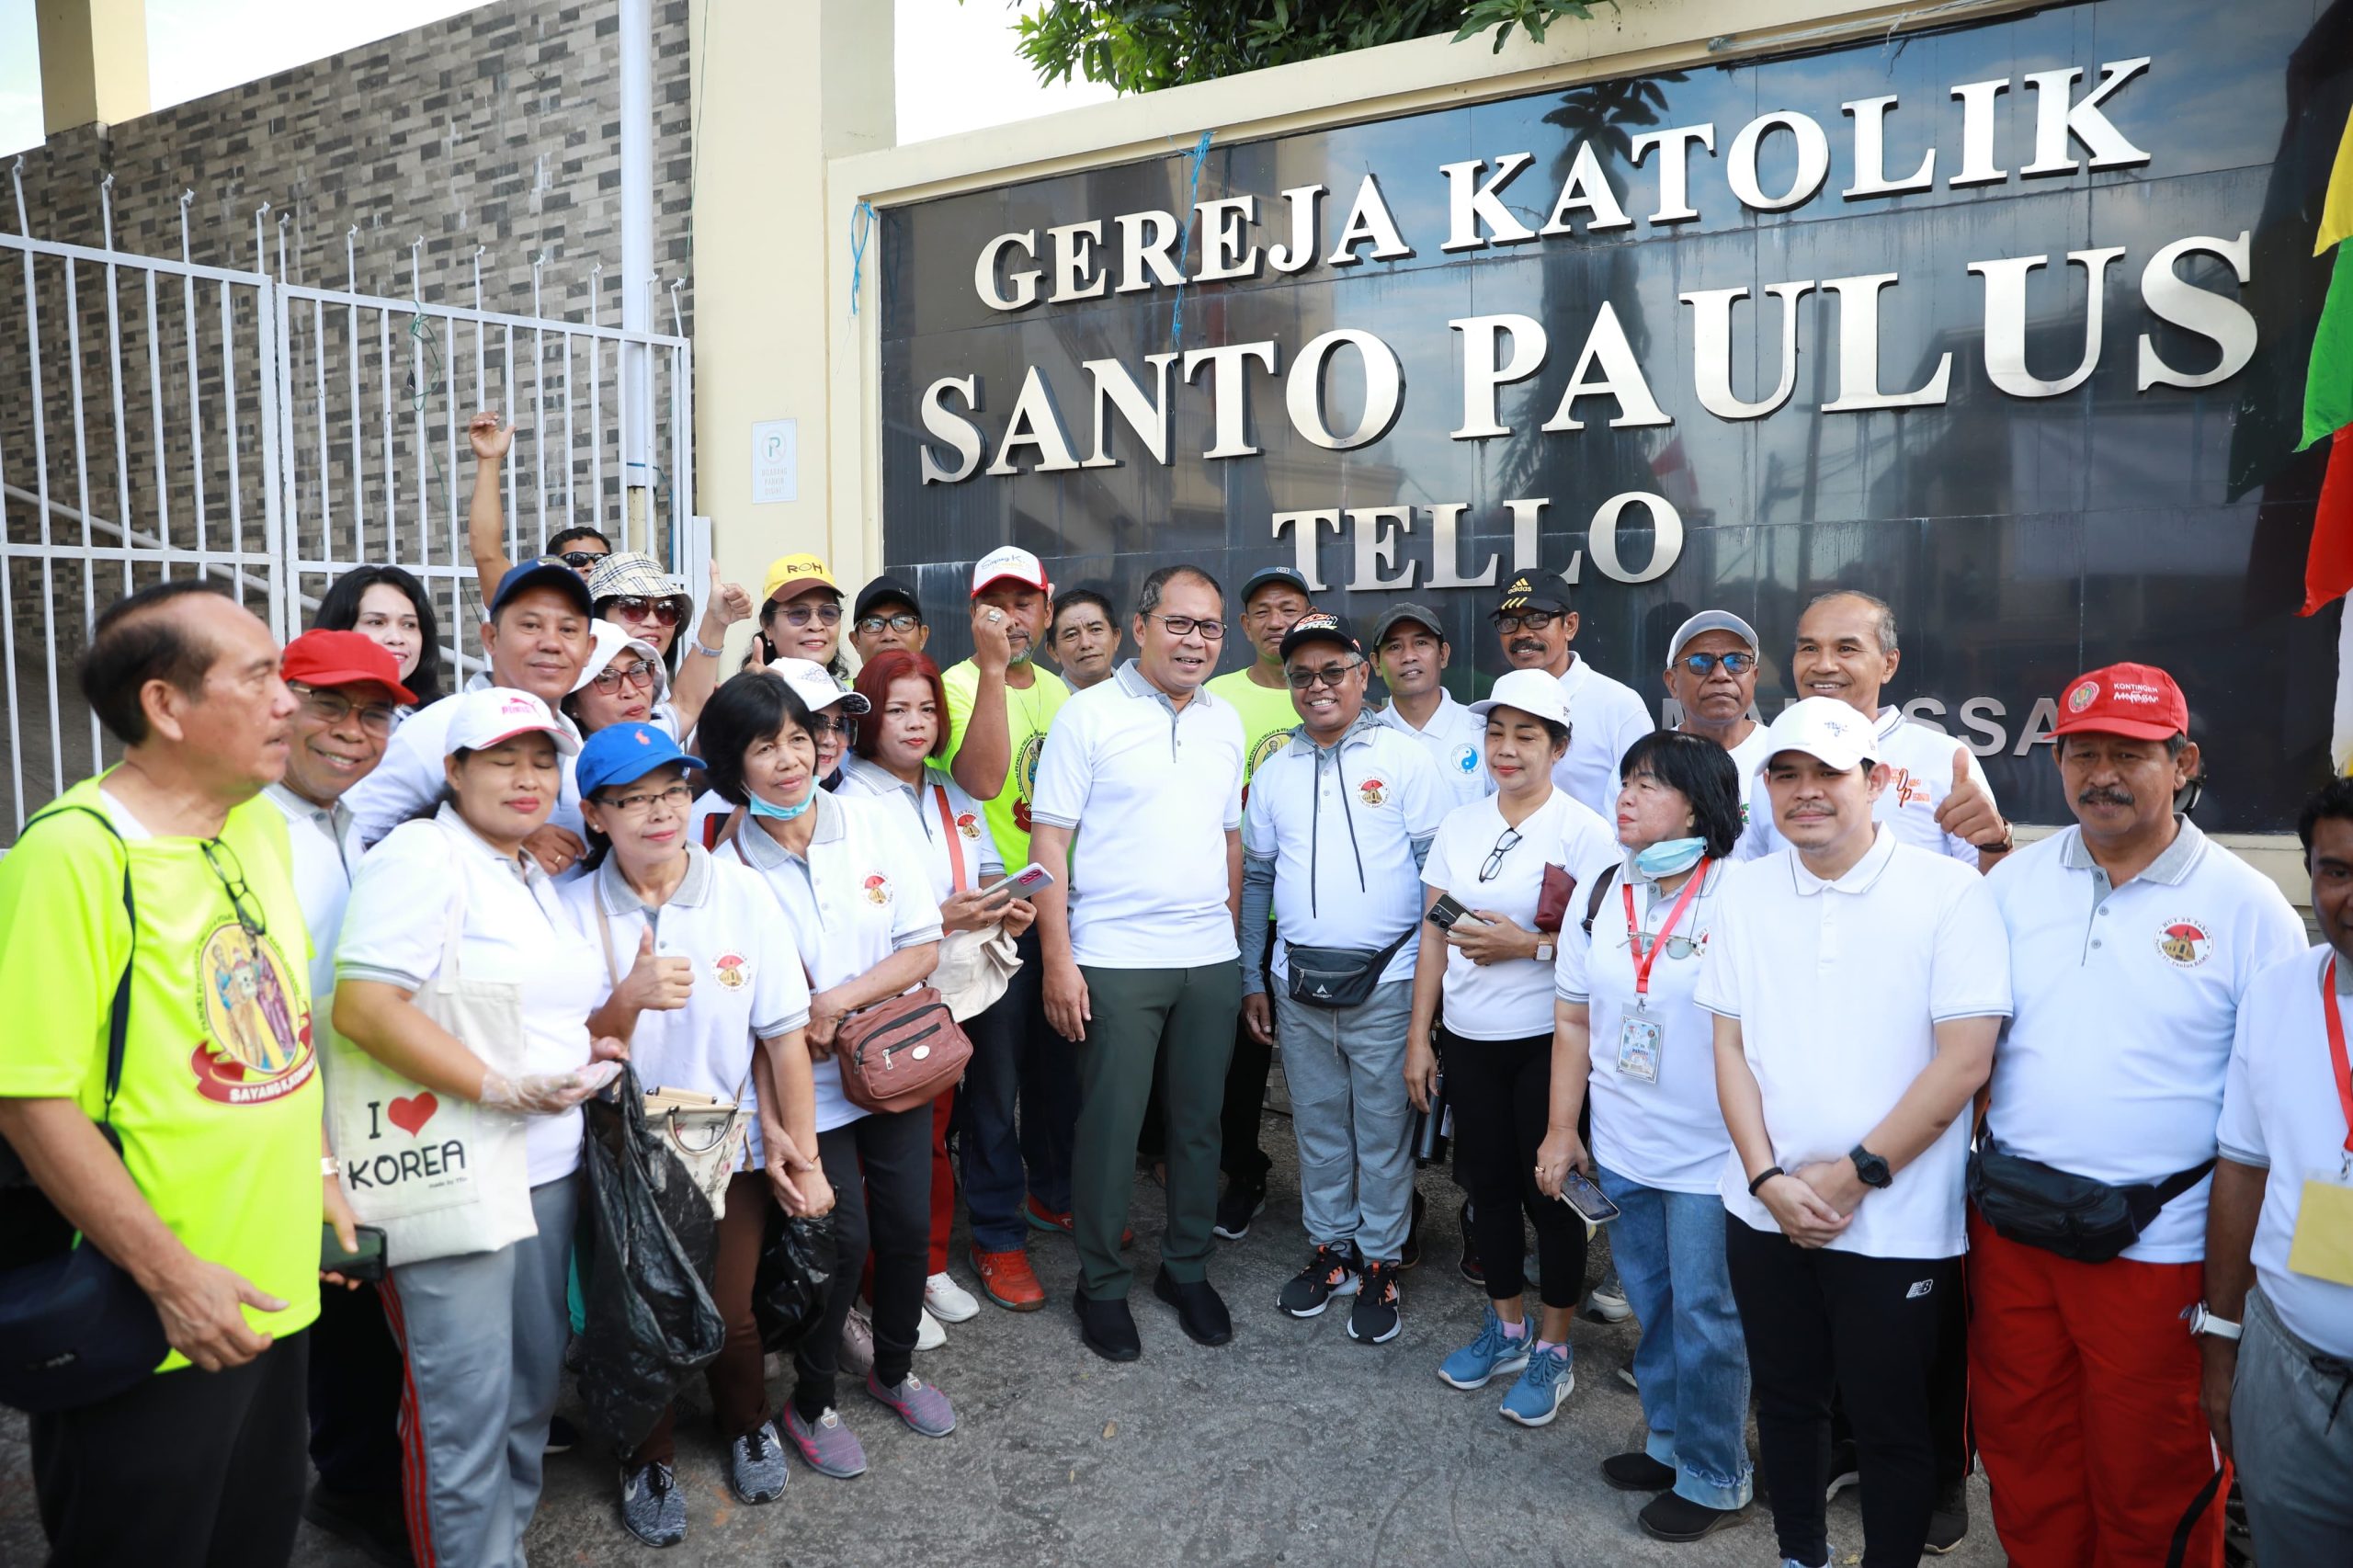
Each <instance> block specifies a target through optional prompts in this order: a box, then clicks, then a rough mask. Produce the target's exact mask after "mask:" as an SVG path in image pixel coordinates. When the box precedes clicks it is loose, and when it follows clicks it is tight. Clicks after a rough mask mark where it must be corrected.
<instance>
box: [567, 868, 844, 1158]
mask: <svg viewBox="0 0 2353 1568" xmlns="http://www.w3.org/2000/svg"><path fill="white" fill-rule="evenodd" d="M562 896H563V911H564V915H565V916H566V917H567V918H568V919H569V920H570V921H571V923H572V929H573V930H574V932H575V933H576V934H577V936H578V939H579V940H580V941H581V942H582V943H584V944H585V946H586V947H587V949H588V950H589V951H590V952H592V953H594V954H595V955H596V956H597V964H598V967H599V969H600V970H601V971H602V972H603V973H604V975H605V977H606V983H605V986H604V989H603V991H602V993H601V994H599V995H598V996H597V1006H603V1005H604V1002H605V999H606V998H607V997H609V996H610V995H611V994H612V992H613V979H612V977H613V976H614V975H615V974H616V973H618V974H621V975H627V974H628V973H629V971H630V970H631V968H632V967H633V966H634V965H635V964H636V962H637V949H638V944H639V943H640V942H641V941H642V940H643V938H644V936H645V929H646V926H648V925H649V924H650V925H651V926H653V928H654V957H656V958H663V959H687V960H690V961H692V963H693V964H694V986H693V989H692V990H690V991H689V992H688V994H687V1005H686V1006H683V1007H677V1008H671V1009H667V1010H648V1011H646V1012H642V1013H640V1014H639V1015H638V1016H637V1028H636V1029H635V1031H634V1032H632V1033H631V1036H630V1042H629V1055H630V1062H631V1065H632V1066H634V1067H635V1068H636V1069H637V1081H638V1083H639V1084H640V1085H642V1086H644V1087H645V1088H647V1089H653V1088H655V1087H662V1088H670V1089H692V1090H694V1091H696V1092H697V1093H699V1094H705V1095H716V1096H719V1097H720V1098H721V1099H724V1100H733V1101H734V1102H735V1103H736V1104H737V1105H740V1106H743V1107H745V1108H746V1109H752V1108H754V1106H755V1105H756V1097H757V1091H756V1088H755V1087H754V1086H753V1085H752V1083H751V1071H752V1052H753V1051H754V1049H755V1048H756V1043H757V1042H758V1041H760V1040H774V1039H776V1038H777V1037H778V1036H779V1035H783V1034H790V1032H791V1031H792V1030H794V1029H797V1028H802V1027H804V1026H805V1025H807V1023H808V1022H809V983H808V982H807V981H806V980H804V979H803V978H802V977H801V950H800V949H799V948H798V947H796V946H795V945H794V943H793V940H792V928H791V927H790V926H787V925H786V924H785V923H784V922H783V921H781V920H779V919H778V918H777V909H776V900H775V898H774V897H773V896H772V895H771V894H770V893H769V892H768V890H767V887H766V886H765V885H763V884H762V882H761V881H760V878H759V876H758V874H757V873H756V872H753V871H751V870H748V869H745V867H744V865H743V864H742V862H740V861H738V860H736V859H735V858H734V857H733V855H730V856H729V857H728V858H727V859H725V860H718V859H714V858H712V857H711V856H710V854H709V853H708V852H707V851H705V850H704V849H703V847H702V846H700V845H699V844H690V845H688V847H687V874H686V878H685V880H684V881H680V882H679V883H678V886H677V888H676V891H675V892H672V893H671V894H670V897H669V900H668V901H667V902H666V903H663V904H662V905H661V906H659V907H658V908H654V909H648V908H646V907H645V905H644V903H642V901H641V900H640V899H639V898H638V896H637V894H636V892H634V891H632V890H631V887H630V885H629V881H628V880H627V879H626V878H624V877H623V876H622V875H621V869H620V862H619V861H618V860H615V859H614V858H612V857H610V856H607V857H606V858H605V863H604V864H603V865H602V866H599V867H598V868H597V869H596V870H595V871H594V872H592V873H590V874H589V875H587V876H585V877H582V878H580V879H578V880H577V881H573V882H570V883H567V884H566V885H565V887H564V889H563V895H562ZM600 907H601V908H602V910H603V913H604V920H603V922H602V923H601V924H600V923H599V922H598V920H597V912H598V909H599V908H600ZM608 933H609V935H608ZM608 944H609V945H608ZM751 1128H752V1136H751V1142H749V1144H748V1145H746V1147H745V1160H744V1163H743V1164H742V1165H738V1166H737V1167H736V1168H737V1169H738V1170H749V1171H756V1170H758V1169H759V1168H760V1167H761V1165H763V1164H764V1163H765V1161H764V1160H763V1158H762V1155H761V1145H760V1123H759V1118H758V1116H757V1115H756V1114H755V1115H754V1116H753V1117H752V1119H751ZM801 1153H805V1154H808V1155H809V1156H810V1157H811V1158H815V1157H816V1151H815V1150H813V1149H804V1150H802V1151H801Z"/></svg>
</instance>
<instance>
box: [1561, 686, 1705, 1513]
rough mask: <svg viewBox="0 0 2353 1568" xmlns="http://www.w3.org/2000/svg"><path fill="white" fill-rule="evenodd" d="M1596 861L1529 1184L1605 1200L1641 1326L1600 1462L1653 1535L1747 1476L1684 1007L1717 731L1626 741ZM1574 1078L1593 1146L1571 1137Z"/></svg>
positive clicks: (1699, 1063)
mask: <svg viewBox="0 0 2353 1568" xmlns="http://www.w3.org/2000/svg"><path fill="white" fill-rule="evenodd" d="M1624 766H1625V782H1624V783H1623V784H1621V785H1620V787H1619V790H1618V812H1617V817H1618V842H1619V844H1620V846H1622V847H1623V850H1624V854H1623V857H1622V858H1621V859H1620V861H1619V863H1618V865H1617V866H1616V867H1615V868H1614V869H1607V868H1606V869H1603V870H1602V872H1601V873H1600V874H1599V875H1597V876H1596V877H1594V878H1593V879H1592V883H1593V885H1592V888H1591V890H1590V891H1589V892H1587V891H1585V890H1580V896H1579V897H1578V898H1577V899H1576V900H1574V903H1573V913H1574V915H1575V916H1576V917H1575V918H1572V919H1571V920H1569V921H1568V923H1567V924H1566V925H1565V926H1563V928H1562V932H1561V937H1562V940H1561V954H1560V958H1559V960H1557V963H1556V965H1555V968H1554V970H1553V990H1554V995H1555V1000H1554V1003H1553V1007H1552V1017H1553V1023H1552V1115H1551V1123H1550V1127H1549V1129H1548V1131H1546V1132H1545V1135H1544V1142H1543V1144H1542V1145H1541V1146H1540V1148H1539V1149H1538V1150H1537V1152H1536V1181H1537V1185H1538V1186H1539V1187H1542V1188H1543V1189H1544V1190H1545V1191H1546V1192H1549V1193H1553V1194H1556V1195H1557V1194H1559V1193H1561V1192H1562V1191H1563V1183H1564V1182H1571V1181H1574V1179H1575V1177H1574V1173H1582V1174H1583V1176H1586V1178H1589V1179H1590V1180H1593V1181H1595V1182H1597V1183H1598V1184H1599V1186H1600V1188H1601V1190H1602V1192H1603V1193H1604V1194H1606V1195H1607V1196H1608V1199H1609V1200H1610V1201H1611V1202H1613V1203H1615V1204H1616V1205H1617V1206H1618V1210H1619V1212H1618V1218H1617V1220H1616V1221H1615V1222H1614V1224H1613V1226H1612V1229H1611V1231H1610V1244H1609V1253H1610V1256H1611V1258H1612V1260H1613V1261H1614V1262H1615V1263H1616V1264H1617V1267H1618V1276H1619V1278H1620V1280H1622V1281H1623V1282H1624V1284H1625V1288H1626V1300H1627V1301H1628V1302H1629V1303H1630V1304H1631V1306H1632V1308H1633V1315H1634V1317H1635V1318H1636V1319H1637V1320H1638V1321H1639V1322H1640V1323H1641V1324H1642V1330H1643V1334H1642V1338H1641V1340H1640V1341H1639V1342H1638V1343H1637V1344H1636V1346H1635V1347H1634V1377H1635V1381H1636V1382H1637V1383H1638V1384H1639V1385H1640V1390H1641V1393H1642V1398H1643V1420H1644V1422H1645V1423H1646V1424H1647V1426H1648V1427H1649V1434H1648V1437H1646V1439H1645V1441H1644V1444H1643V1448H1642V1449H1637V1450H1635V1451H1633V1452H1630V1453H1621V1454H1614V1455H1612V1456H1610V1457H1609V1458H1608V1459H1606V1460H1602V1461H1601V1474H1602V1479H1603V1480H1605V1481H1607V1482H1608V1483H1609V1484H1610V1485H1612V1486H1615V1487H1617V1488H1619V1489H1620V1491H1625V1492H1655V1493H1658V1494H1659V1495H1658V1496H1656V1497H1654V1498H1653V1499H1652V1500H1651V1501H1650V1502H1649V1503H1647V1504H1645V1505H1644V1506H1643V1510H1642V1512H1641V1514H1640V1515H1639V1516H1637V1517H1638V1519H1639V1521H1640V1523H1641V1525H1642V1527H1643V1533H1644V1534H1646V1535H1649V1536H1651V1537H1653V1538H1654V1539H1656V1540H1673V1541H1686V1540H1699V1538H1700V1537H1702V1536H1704V1535H1707V1534H1709V1533H1711V1531H1714V1530H1719V1529H1722V1528H1724V1527H1725V1526H1727V1525H1730V1524H1733V1523H1735V1522H1736V1521H1737V1520H1738V1519H1739V1517H1740V1514H1741V1510H1742V1509H1743V1508H1745V1507H1746V1506H1747V1505H1748V1500H1749V1496H1750V1494H1751V1491H1752V1486H1751V1482H1750V1477H1749V1464H1748V1443H1747V1436H1746V1432H1747V1425H1748V1351H1747V1347H1746V1346H1744V1345H1743V1344H1742V1342H1741V1335H1740V1313H1739V1312H1738V1311H1737V1309H1735V1308H1734V1307H1733V1299H1732V1280H1731V1278H1730V1277H1729V1276H1728V1274H1727V1273H1726V1271H1725V1267H1724V1206H1723V1200H1722V1199H1720V1198H1718V1197H1717V1196H1716V1187H1717V1183H1718V1181H1719V1180H1720V1179H1721V1177H1722V1174H1723V1165H1724V1156H1725V1155H1726V1153H1728V1152H1729V1151H1730V1150H1731V1148H1732V1140H1731V1138H1730V1137H1729V1136H1728V1135H1727V1134H1726V1133H1725V1131H1724V1119H1723V1112H1722V1110H1721V1109H1719V1108H1718V1107H1717V1105H1716V1052H1715V1043H1714V1040H1715V1036H1714V1026H1713V1023H1712V1021H1711V1019H1710V1017H1708V1015H1707V1014H1705V1013H1703V1012H1701V1011H1700V1010H1699V1007H1698V1006H1696V1005H1695V1004H1694V1003H1693V1002H1692V1000H1691V995H1692V992H1693V991H1694V989H1695V988H1697V986H1698V985H1699V971H1700V961H1701V960H1703V959H1704V958H1705V957H1706V956H1707V950H1708V936H1709V933H1710V931H1711V929H1712V928H1713V926H1714V924H1715V918H1716V911H1717V908H1718V907H1719V904H1720V903H1721V900H1722V892H1723V883H1724V878H1725V874H1726V873H1727V872H1728V871H1729V870H1730V869H1732V868H1731V860H1730V857H1731V855H1732V852H1733V846H1735V845H1736V844H1738V842H1739V840H1740V830H1741V799H1740V778H1739V775H1738V774H1737V773H1736V772H1735V771H1734V770H1733V761H1732V756H1731V754H1730V753H1729V752H1727V751H1726V750H1725V749H1724V747H1723V746H1722V745H1720V744H1717V743H1716V742H1715V741H1713V740H1711V739H1710V738H1708V737H1706V736H1704V735H1695V734H1688V733H1682V732H1679V731H1675V730H1662V731H1659V732H1657V733H1654V734H1648V735H1644V736H1643V738H1642V739H1641V740H1638V741H1636V742H1635V743H1634V744H1632V745H1631V746H1630V747H1629V748H1627V752H1626V759H1625V765H1624ZM1588 1085H1590V1089H1591V1096H1590V1098H1591V1104H1592V1111H1593V1146H1592V1149H1591V1150H1590V1152H1588V1151H1587V1149H1586V1146H1585V1144H1584V1142H1582V1141H1581V1140H1580V1139H1579V1138H1578V1136H1577V1123H1578V1118H1579V1116H1580V1114H1581V1113H1582V1112H1583V1111H1584V1109H1585V1108H1586V1103H1587V1088H1588Z"/></svg>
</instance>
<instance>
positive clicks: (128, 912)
mask: <svg viewBox="0 0 2353 1568" xmlns="http://www.w3.org/2000/svg"><path fill="white" fill-rule="evenodd" d="M66 812H81V813H82V814H83V815H84V816H86V817H89V818H91V819H93V820H94V821H96V822H97V824H98V825H99V826H100V827H102V828H105V829H106V830H107V836H108V838H111V839H113V840H114V841H115V844H116V845H117V846H119V848H120V849H121V850H122V913H123V915H124V916H125V917H126V918H127V919H129V921H130V922H131V955H130V956H129V957H128V958H126V959H124V960H123V961H122V973H121V974H120V975H119V976H118V977H117V978H116V980H115V983H114V1003H113V1006H112V1007H111V1008H110V1009H109V1011H108V1017H107V1098H106V1108H105V1109H104V1110H103V1111H102V1112H100V1114H99V1116H98V1125H99V1126H100V1127H101V1128H107V1129H108V1131H109V1132H111V1124H112V1122H113V1119H114V1097H115V1095H116V1094H117V1093H118V1092H119V1090H120V1089H121V1088H122V1058H123V1051H124V1048H125V1045H126V1043H127V1042H128V1041H129V1040H130V1038H131V969H132V968H133V966H135V965H136V963H137V962H138V959H139V904H138V903H137V901H136V900H134V899H133V898H132V897H131V846H130V845H128V844H126V843H124V842H123V837H122V834H121V832H120V830H119V829H118V828H116V826H115V825H114V824H113V823H112V822H111V821H109V820H108V817H107V814H106V812H102V811H99V810H97V809H96V808H95V807H91V806H83V805H70V806H58V807H56V808H54V809H52V810H50V811H46V812H41V813H40V815H39V816H37V817H35V818H33V819H32V821H31V822H28V823H27V824H25V831H26V832H28V833H29V832H30V831H32V828H33V825H34V824H35V823H41V822H46V821H47V820H49V819H50V818H51V817H54V816H63V815H64V814H65V813H66ZM23 836H24V835H23V834H19V835H17V839H18V842H20V843H21V842H22V841H23ZM108 1141H109V1142H111V1141H112V1140H111V1138H109V1140H108Z"/></svg>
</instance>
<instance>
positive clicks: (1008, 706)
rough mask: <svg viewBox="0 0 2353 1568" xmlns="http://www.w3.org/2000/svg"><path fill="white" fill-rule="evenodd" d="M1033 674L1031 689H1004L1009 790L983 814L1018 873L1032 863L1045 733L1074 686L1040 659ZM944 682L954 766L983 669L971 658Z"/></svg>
mask: <svg viewBox="0 0 2353 1568" xmlns="http://www.w3.org/2000/svg"><path fill="white" fill-rule="evenodd" d="M1029 670H1030V673H1031V674H1032V675H1033V676H1036V677H1037V678H1036V679H1035V680H1033V681H1031V682H1030V683H1029V689H1028V690H1027V691H1024V690H1022V689H1021V688H1020V687H1016V686H1013V685H1012V684H1010V683H1008V684H1007V685H1006V688H1005V727H1006V739H1007V740H1008V741H1010V742H1011V743H1012V754H1011V760H1010V761H1009V762H1008V763H1007V765H1006V782H1005V788H1004V789H1002V790H998V791H997V792H996V799H995V800H993V801H982V802H981V814H982V815H983V816H984V817H986V818H987V819H988V824H989V836H990V837H991V838H993V839H995V841H996V852H997V854H998V856H999V857H1001V858H1003V859H1004V861H1005V869H1006V870H1008V871H1017V870H1019V869H1021V868H1022V867H1024V866H1027V865H1028V864H1029V796H1030V793H1031V791H1032V790H1036V789H1037V787H1038V758H1039V757H1040V756H1043V755H1045V750H1046V731H1047V730H1048V728H1049V727H1051V725H1052V723H1053V722H1054V715H1055V714H1057V713H1059V712H1061V711H1062V708H1063V703H1065V702H1068V701H1069V700H1070V687H1067V686H1064V685H1063V679H1062V676H1058V675H1056V674H1054V672H1053V671H1051V670H1050V669H1048V668H1046V667H1045V666H1044V665H1040V664H1038V663H1036V662H1035V661H1032V662H1031V664H1030V665H1029ZM939 680H940V685H941V686H943V687H946V688H947V692H948V756H947V757H946V759H945V760H946V761H947V762H948V763H949V764H950V765H951V766H952V765H953V764H954V763H955V760H956V754H957V753H958V752H959V751H961V750H962V749H963V746H964V727H965V726H966V725H967V724H969V723H970V722H972V699H973V698H974V697H976V696H978V695H979V693H980V689H981V666H980V665H976V664H974V663H973V662H972V660H970V659H967V660H965V661H964V662H963V663H962V664H961V665H953V666H951V667H949V669H947V670H946V671H944V672H942V674H941V675H940V677H939ZM1060 874H1061V873H1060V872H1059V871H1058V872H1056V875H1060Z"/></svg>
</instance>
